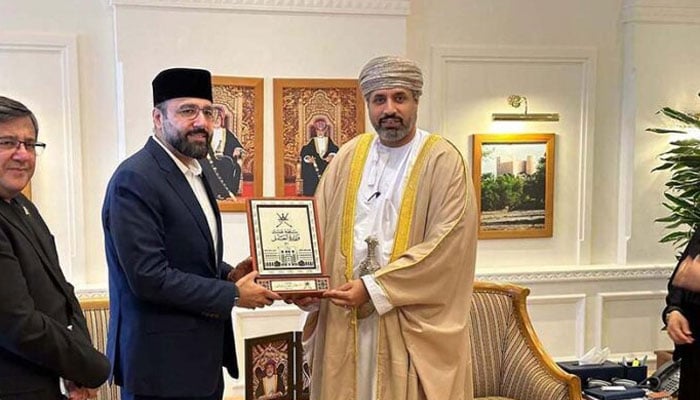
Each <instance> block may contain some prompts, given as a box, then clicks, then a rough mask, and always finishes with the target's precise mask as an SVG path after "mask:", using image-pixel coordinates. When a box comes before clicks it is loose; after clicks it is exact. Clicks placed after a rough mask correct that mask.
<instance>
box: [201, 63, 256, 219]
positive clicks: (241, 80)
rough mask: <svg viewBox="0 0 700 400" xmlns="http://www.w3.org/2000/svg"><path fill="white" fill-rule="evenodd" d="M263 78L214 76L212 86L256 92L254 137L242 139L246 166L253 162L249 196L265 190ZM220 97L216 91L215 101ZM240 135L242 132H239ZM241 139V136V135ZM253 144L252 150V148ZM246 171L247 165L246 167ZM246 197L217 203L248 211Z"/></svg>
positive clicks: (229, 209)
mask: <svg viewBox="0 0 700 400" xmlns="http://www.w3.org/2000/svg"><path fill="white" fill-rule="evenodd" d="M263 83H264V81H263V78H251V77H233V76H220V75H216V76H212V88H214V92H216V89H215V87H216V86H235V87H242V88H248V89H252V91H253V94H254V99H253V112H252V122H253V124H255V131H254V132H253V138H252V139H251V140H245V141H242V144H243V146H244V147H245V146H246V145H248V148H246V149H245V150H246V152H247V153H248V154H247V155H245V156H244V166H245V164H246V163H248V164H251V165H252V168H251V172H252V176H253V181H252V189H253V193H252V194H251V195H250V196H248V197H259V196H262V192H263V164H264V160H263V155H264V148H263V146H264V140H263V139H264V132H265V130H264V120H263V107H264V91H263ZM219 102H220V99H217V97H216V93H215V94H214V103H219ZM237 133H238V134H239V135H240V132H237ZM239 140H241V139H240V137H239ZM251 144H252V150H251ZM244 171H245V167H244ZM243 184H244V180H243V178H241V185H243ZM246 198H247V197H245V196H240V197H238V198H237V199H236V201H221V200H217V202H216V203H217V205H218V206H219V210H220V211H222V212H245V211H246Z"/></svg>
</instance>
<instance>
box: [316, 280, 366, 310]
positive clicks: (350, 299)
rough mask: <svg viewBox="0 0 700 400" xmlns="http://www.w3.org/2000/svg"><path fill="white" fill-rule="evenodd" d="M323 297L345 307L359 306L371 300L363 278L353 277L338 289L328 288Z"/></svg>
mask: <svg viewBox="0 0 700 400" xmlns="http://www.w3.org/2000/svg"><path fill="white" fill-rule="evenodd" d="M323 297H326V298H328V299H330V300H331V302H333V304H335V305H336V306H340V307H345V308H348V307H358V306H361V305H362V304H365V303H366V302H368V301H369V293H367V289H366V288H365V284H364V282H362V279H353V280H351V281H350V282H348V283H345V284H343V285H340V286H338V287H337V288H336V289H331V290H328V291H326V292H325V293H324V294H323Z"/></svg>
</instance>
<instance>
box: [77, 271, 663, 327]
mask: <svg viewBox="0 0 700 400" xmlns="http://www.w3.org/2000/svg"><path fill="white" fill-rule="evenodd" d="M573 268H577V269H573ZM673 269H674V266H672V265H670V266H669V265H634V266H624V265H603V266H578V267H573V266H569V267H508V268H494V269H490V268H489V269H488V270H487V271H488V272H478V271H477V273H476V279H477V280H480V281H488V282H510V283H516V284H517V283H557V282H574V281H575V282H582V281H587V282H591V281H619V280H630V279H635V280H643V279H661V280H663V281H666V280H668V277H669V276H671V273H672V272H673ZM489 270H490V271H489ZM75 292H76V295H77V296H78V298H80V299H92V298H104V297H108V295H109V293H108V291H107V288H106V287H105V286H103V285H84V286H79V287H77V288H76V290H75ZM275 310H276V311H277V312H279V313H281V314H280V315H282V314H284V315H287V314H288V313H289V312H290V309H289V308H288V307H285V305H283V304H280V306H279V307H276V308H275ZM238 312H239V313H241V314H242V315H247V313H248V311H247V310H239V311H238Z"/></svg>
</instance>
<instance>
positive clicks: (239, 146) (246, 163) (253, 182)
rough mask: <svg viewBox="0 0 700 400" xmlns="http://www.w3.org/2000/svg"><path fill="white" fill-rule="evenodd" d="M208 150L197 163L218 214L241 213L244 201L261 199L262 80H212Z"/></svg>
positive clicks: (215, 77)
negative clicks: (213, 114) (211, 129)
mask: <svg viewBox="0 0 700 400" xmlns="http://www.w3.org/2000/svg"><path fill="white" fill-rule="evenodd" d="M212 89H213V93H214V107H215V108H216V109H217V111H218V113H217V114H218V115H217V118H216V120H215V121H214V132H213V134H212V141H211V149H210V151H209V154H208V155H207V157H206V158H205V159H202V160H199V163H200V165H201V166H202V173H203V174H204V176H205V177H206V179H207V181H208V182H209V185H210V186H211V188H212V191H213V192H214V196H215V197H216V200H217V204H218V206H219V210H221V211H240V212H243V211H245V207H246V205H245V199H246V198H250V197H255V196H262V179H263V170H262V165H263V160H262V156H263V117H262V110H263V80H262V78H236V77H225V76H213V77H212Z"/></svg>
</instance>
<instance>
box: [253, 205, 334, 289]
mask: <svg viewBox="0 0 700 400" xmlns="http://www.w3.org/2000/svg"><path fill="white" fill-rule="evenodd" d="M247 205H248V228H249V231H250V246H251V254H252V258H253V268H254V269H255V270H256V271H258V273H259V275H258V278H257V282H258V283H259V284H260V285H262V286H264V287H266V288H267V289H269V290H271V291H273V292H276V293H279V294H281V295H282V296H283V297H284V298H285V299H289V300H294V299H300V298H304V297H308V296H311V297H313V296H321V295H322V294H323V292H325V291H326V290H328V288H329V285H330V278H329V277H328V275H326V274H325V269H324V267H323V264H322V261H323V259H322V256H321V246H320V243H319V241H320V239H319V233H318V226H317V223H316V208H315V204H314V200H313V199H312V198H303V197H300V198H290V199H273V198H258V199H248V203H247Z"/></svg>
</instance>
